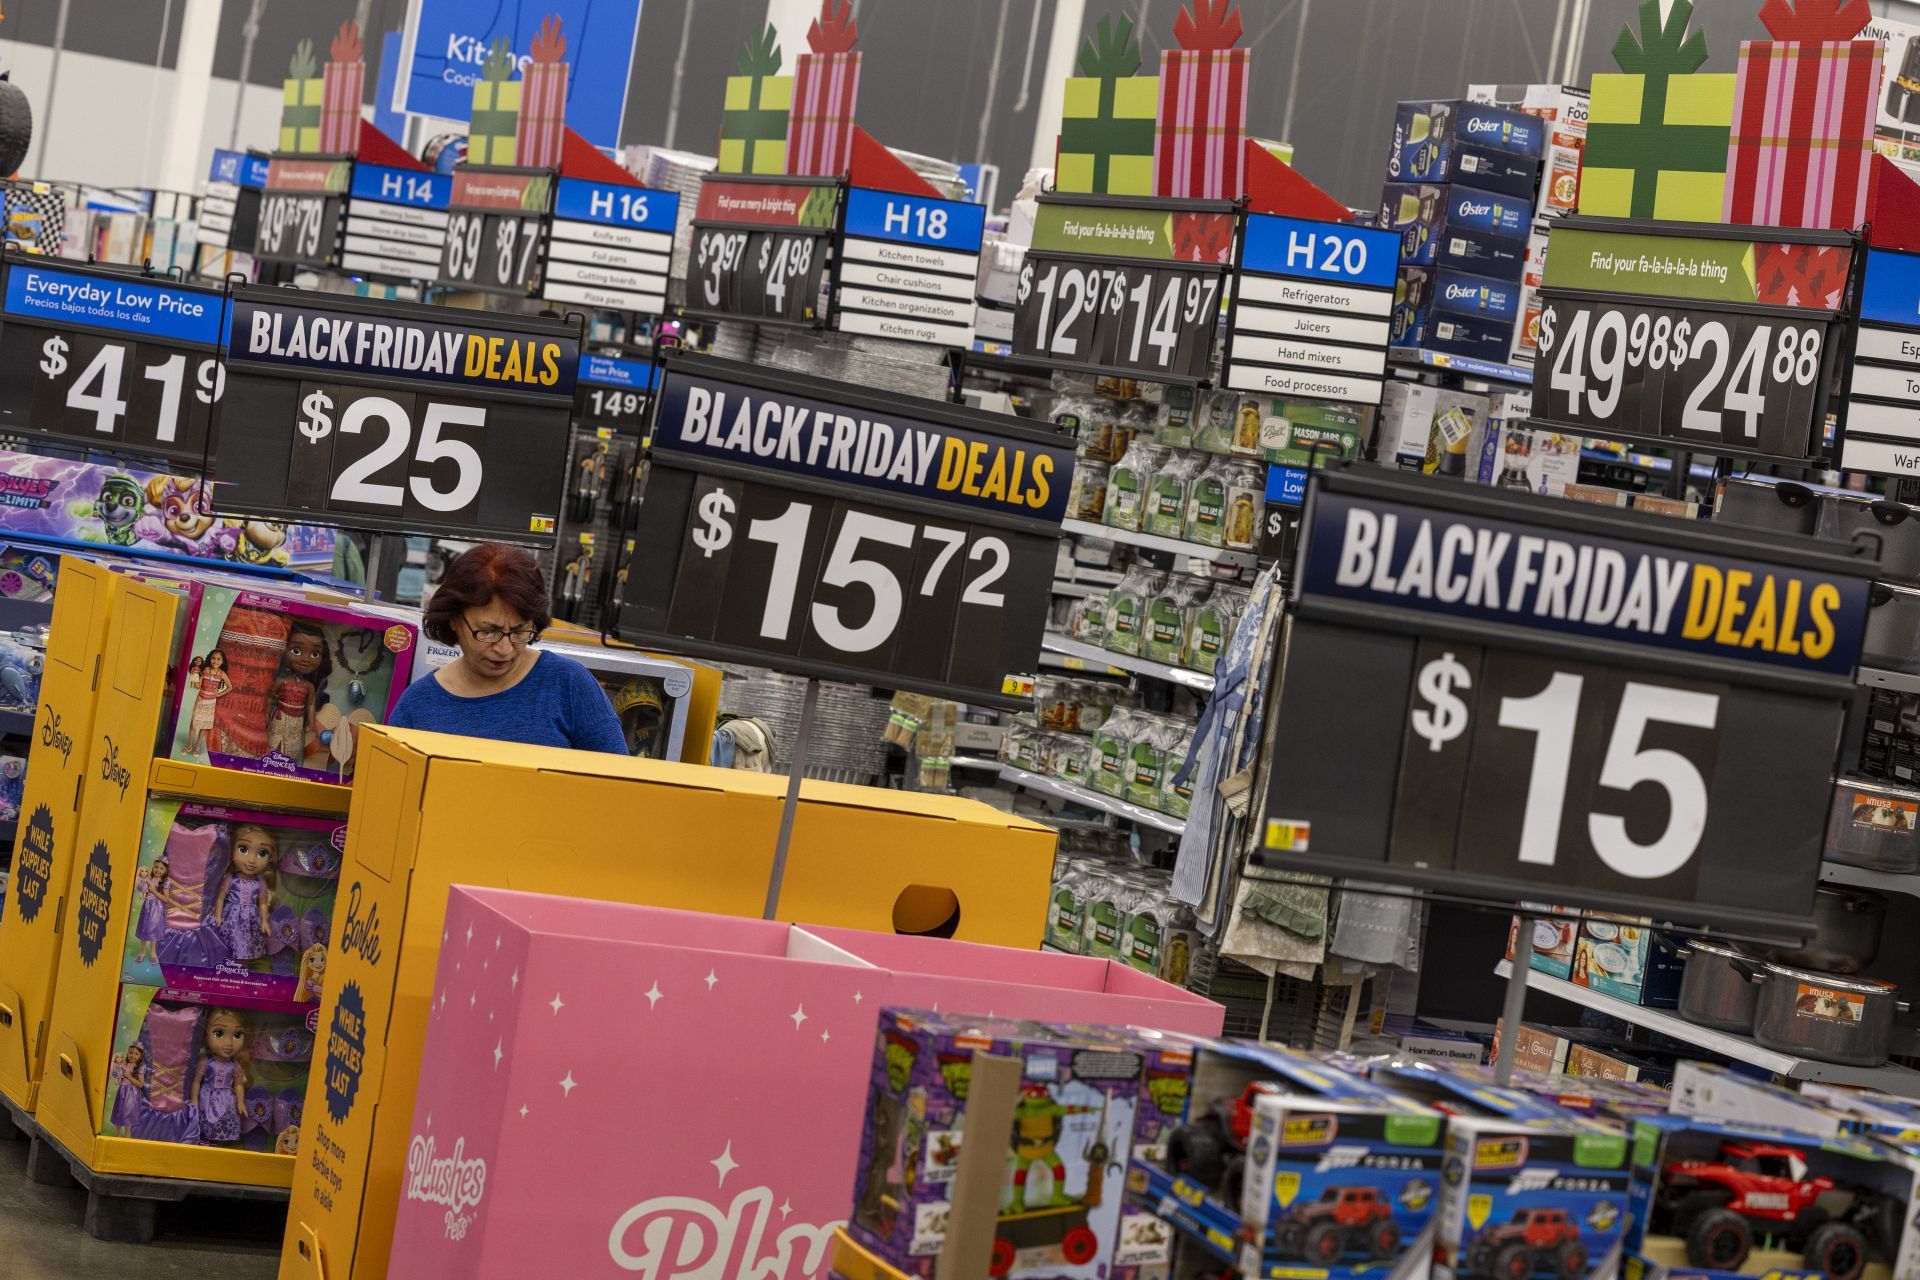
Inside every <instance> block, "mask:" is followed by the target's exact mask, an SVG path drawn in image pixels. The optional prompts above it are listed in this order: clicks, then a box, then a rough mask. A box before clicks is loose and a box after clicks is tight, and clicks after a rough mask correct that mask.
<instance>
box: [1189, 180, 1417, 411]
mask: <svg viewBox="0 0 1920 1280" xmlns="http://www.w3.org/2000/svg"><path fill="white" fill-rule="evenodd" d="M1399 255H1400V240H1399V237H1397V236H1396V235H1394V233H1393V232H1391V231H1378V230H1375V229H1373V228H1370V227H1354V226H1347V225H1345V224H1343V223H1334V222H1310V221H1306V220H1303V219H1300V218H1281V217H1276V216H1274V215H1272V214H1265V213H1254V214H1249V215H1247V221H1246V227H1245V229H1244V231H1243V233H1242V241H1241V245H1240V256H1239V262H1238V264H1237V270H1236V275H1235V277H1234V289H1233V310H1232V312H1231V313H1230V314H1229V315H1228V317H1227V358H1226V371H1225V374H1224V381H1225V383H1226V385H1227V386H1228V387H1229V388H1230V389H1232V390H1234V391H1257V392H1263V393H1266V394H1271V395H1276V396H1300V397H1305V398H1308V399H1317V400H1344V401H1348V402H1350V403H1353V404H1379V403H1380V396H1381V390H1382V388H1383V387H1384V385H1385V382H1386V372H1387V345H1388V342H1389V340H1390V334H1389V320H1388V316H1389V314H1390V313H1391V312H1392V310H1393V282H1394V272H1395V270H1396V268H1397V267H1398V265H1399V260H1400V256H1399Z"/></svg>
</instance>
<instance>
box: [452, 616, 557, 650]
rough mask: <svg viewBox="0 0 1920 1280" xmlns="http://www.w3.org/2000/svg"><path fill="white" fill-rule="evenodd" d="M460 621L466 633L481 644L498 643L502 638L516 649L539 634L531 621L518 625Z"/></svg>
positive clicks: (538, 630)
mask: <svg viewBox="0 0 1920 1280" xmlns="http://www.w3.org/2000/svg"><path fill="white" fill-rule="evenodd" d="M460 621H461V623H462V624H463V625H464V626H465V627H466V628H467V634H468V635H471V636H472V637H473V638H474V639H475V640H477V641H479V642H480V643H481V644H488V645H492V644H499V643H500V642H501V641H502V640H511V641H512V642H513V647H514V648H516V649H518V648H520V647H522V646H524V645H529V644H532V643H533V638H534V637H535V636H537V635H539V634H540V628H538V627H536V626H534V625H533V624H532V623H531V622H529V623H526V624H525V625H523V626H518V627H476V626H474V625H473V624H472V623H471V622H468V621H467V620H466V619H465V618H462V619H460Z"/></svg>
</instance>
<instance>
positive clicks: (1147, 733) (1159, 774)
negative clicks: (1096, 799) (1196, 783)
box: [1122, 716, 1180, 810]
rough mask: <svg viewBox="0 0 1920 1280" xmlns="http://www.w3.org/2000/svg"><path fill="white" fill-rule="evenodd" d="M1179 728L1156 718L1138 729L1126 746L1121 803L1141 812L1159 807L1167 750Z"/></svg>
mask: <svg viewBox="0 0 1920 1280" xmlns="http://www.w3.org/2000/svg"><path fill="white" fill-rule="evenodd" d="M1179 734H1180V729H1179V726H1177V725H1173V724H1169V723H1168V722H1167V721H1166V720H1165V719H1163V718H1162V717H1159V716H1156V717H1154V718H1153V719H1152V720H1149V721H1148V722H1147V723H1145V724H1144V725H1142V726H1141V727H1140V728H1139V729H1138V730H1137V731H1136V732H1135V733H1134V735H1133V741H1132V742H1130V743H1129V744H1128V745H1127V774H1126V781H1127V786H1126V791H1125V792H1124V793H1123V794H1122V799H1125V800H1127V801H1129V802H1130V803H1133V804H1137V805H1139V806H1140V807H1141V808H1143V809H1156V810H1157V809H1159V807H1160V806H1161V804H1162V803H1163V800H1162V795H1161V781H1162V779H1164V778H1165V777H1166V769H1167V749H1168V748H1169V747H1171V746H1172V745H1173V744H1174V742H1175V741H1176V740H1177V739H1178V737H1179Z"/></svg>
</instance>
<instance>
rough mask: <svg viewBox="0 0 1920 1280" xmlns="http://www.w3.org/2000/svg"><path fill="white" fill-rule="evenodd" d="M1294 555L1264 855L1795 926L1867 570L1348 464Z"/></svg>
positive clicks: (1513, 895)
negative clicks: (1392, 746) (1822, 749)
mask: <svg viewBox="0 0 1920 1280" xmlns="http://www.w3.org/2000/svg"><path fill="white" fill-rule="evenodd" d="M1298 564H1299V568H1298V573H1297V578H1296V581H1297V591H1298V599H1297V605H1296V611H1295V614H1294V615H1293V616H1292V617H1291V618H1290V619H1289V621H1288V627H1289V633H1288V636H1287V637H1286V640H1285V642H1284V644H1283V645H1282V646H1281V652H1282V653H1283V654H1284V655H1285V656H1284V658H1283V659H1282V661H1283V663H1284V670H1283V672H1282V683H1281V685H1280V703H1279V706H1278V709H1277V712H1276V714H1277V715H1278V716H1279V717H1280V724H1279V732H1278V737H1277V740H1276V747H1275V759H1274V769H1273V778H1274V783H1273V787H1272V790H1271V792H1270V794H1269V797H1268V806H1267V810H1266V815H1265V816H1266V819H1267V821H1268V825H1267V835H1268V840H1267V843H1268V848H1269V852H1268V853H1267V854H1265V855H1264V861H1265V862H1266V863H1267V865H1269V866H1274V867H1284V868H1288V869H1293V870H1303V871H1316V872H1323V873H1327V874H1334V875H1346V876H1352V877H1355V878H1363V879H1368V880H1377V881H1384V882H1387V883H1395V884H1405V885H1411V886H1413V887H1416V888H1424V889H1432V890H1438V891H1443V892H1447V893H1451V894H1456V895H1460V896H1464V897H1468V898H1472V899H1475V900H1479V901H1488V902H1498V903H1512V902H1522V901H1528V902H1548V903H1558V904H1566V905H1572V906H1586V907H1598V908H1602V909H1606V910H1614V911H1623V912H1629V913H1631V914H1635V915H1643V916H1648V917H1651V918H1653V919H1659V920H1671V921H1675V922H1680V923H1693V924H1702V925H1725V926H1730V927H1745V928H1752V929H1757V930H1769V931H1774V932H1780V931H1788V930H1792V929H1795V928H1799V927H1803V926H1804V925H1805V924H1806V922H1807V920H1808V919H1809V917H1810V915H1811V910H1812V902H1813V891H1814V886H1815V881H1816V878H1817V874H1818V868H1819V862H1820V848H1821V845H1822V842H1823V840H1824V838H1825V828H1826V812H1827V806H1828V802H1829V800H1830V798H1831V796H1830V792H1831V785H1830V775H1831V772H1832V767H1833V761H1832V760H1831V759H1830V758H1824V757H1822V755H1821V754H1820V753H1819V752H1818V751H1811V750H1808V749H1807V744H1809V743H1823V742H1824V743H1828V744H1831V743H1834V742H1836V741H1837V735H1838V733H1839V729H1840V725H1841V723H1842V721H1843V719H1844V716H1845V708H1846V703H1847V696H1848V695H1847V689H1848V686H1849V681H1850V680H1851V677H1852V672H1853V668H1854V664H1855V662H1856V660H1857V659H1858V656H1859V651H1860V643H1861V639H1862V637H1863V635H1864V631H1865V618H1866V610H1867V607H1868V598H1869V591H1870V584H1871V577H1872V574H1873V570H1874V568H1875V566H1874V564H1873V563H1872V562H1871V561H1861V560H1856V559H1852V558H1849V557H1845V556H1841V555H1835V554H1830V553H1827V552H1824V551H1810V550H1808V549H1807V547H1806V545H1805V544H1804V543H1801V542H1795V541H1790V540H1788V539H1784V538H1782V539H1775V538H1771V537H1768V536H1765V535H1763V534H1760V533H1758V532H1755V531H1750V530H1742V531H1741V533H1740V536H1739V537H1738V538H1732V537H1728V536H1726V535H1724V534H1723V533H1721V532H1720V531H1717V530H1714V529H1712V528H1711V527H1709V526H1701V525H1696V524H1690V523H1687V522H1683V521H1654V520H1649V519H1647V518H1645V517H1634V516H1631V515H1628V514H1627V513H1616V512H1612V511H1603V510H1595V511H1589V510H1587V509H1586V508H1573V507H1569V506H1567V505H1566V504H1559V503H1546V502H1542V501H1541V500H1539V499H1537V498H1533V497H1531V496H1529V495H1525V494H1510V493H1503V492H1498V491H1493V490H1485V491H1482V490H1479V489H1474V490H1472V491H1471V492H1469V491H1468V490H1462V489H1457V488H1456V489H1450V490H1447V491H1446V492H1444V493H1438V492H1435V491H1434V490H1433V487H1432V486H1431V485H1423V484H1421V483H1419V482H1418V481H1411V482H1410V481H1408V480H1407V479H1405V478H1403V477H1400V476H1397V475H1393V474H1391V473H1386V472H1377V471H1376V472H1371V473H1368V474H1362V473H1358V472H1355V471H1353V470H1351V469H1349V468H1345V467H1339V468H1335V469H1332V470H1329V471H1324V472H1319V473H1316V474H1315V476H1314V478H1313V480H1312V481H1311V483H1310V486H1309V490H1308V500H1307V506H1306V510H1305V513H1304V515H1303V525H1302V533H1301V548H1300V555H1299V562H1298ZM1310 727H1311V731H1309V728H1310ZM1383 742H1388V743H1396V744H1398V750H1397V751H1387V752H1383V751H1381V750H1380V744H1381V743H1383Z"/></svg>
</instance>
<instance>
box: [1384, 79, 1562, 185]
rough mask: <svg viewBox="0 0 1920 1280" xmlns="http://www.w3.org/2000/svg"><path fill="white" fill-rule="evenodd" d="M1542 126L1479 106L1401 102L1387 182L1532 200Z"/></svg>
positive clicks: (1544, 127)
mask: <svg viewBox="0 0 1920 1280" xmlns="http://www.w3.org/2000/svg"><path fill="white" fill-rule="evenodd" d="M1546 143H1547V125H1546V122H1545V121H1543V120H1541V119H1540V118H1538V117H1537V116H1532V115H1525V114H1523V113H1521V112H1518V111H1508V110H1505V109H1504V108H1501V107H1496V106H1488V105H1486V104H1484V103H1478V102H1464V101H1451V102H1402V103H1401V104H1400V105H1399V107H1398V108H1397V109H1396V110H1395V112H1394V117H1393V150H1392V152H1391V154H1389V155H1388V157H1387V176H1388V177H1389V178H1391V179H1392V180H1393V181H1395V182H1455V181H1460V182H1470V183H1473V184H1475V185H1477V186H1480V187H1484V188H1485V189H1487V190H1489V191H1504V192H1508V193H1510V194H1513V195H1517V196H1525V197H1528V198H1529V199H1531V197H1532V196H1533V194H1534V192H1535V190H1536V189H1537V188H1538V185H1539V182H1540V155H1541V152H1542V150H1543V149H1544V148H1545V146H1546Z"/></svg>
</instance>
